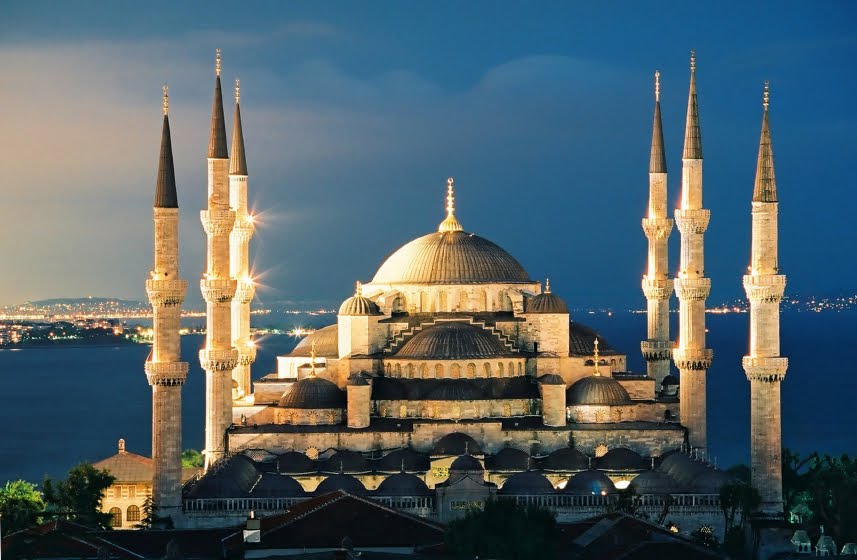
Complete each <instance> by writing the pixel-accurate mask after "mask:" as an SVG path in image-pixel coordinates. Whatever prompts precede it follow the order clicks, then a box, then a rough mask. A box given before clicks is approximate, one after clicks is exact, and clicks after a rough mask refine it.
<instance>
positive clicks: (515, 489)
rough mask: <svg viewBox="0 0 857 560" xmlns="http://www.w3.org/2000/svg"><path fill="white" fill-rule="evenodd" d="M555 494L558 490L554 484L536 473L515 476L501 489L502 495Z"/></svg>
mask: <svg viewBox="0 0 857 560" xmlns="http://www.w3.org/2000/svg"><path fill="white" fill-rule="evenodd" d="M554 493H556V490H555V489H554V487H553V484H551V483H550V481H549V480H548V479H547V478H545V476H544V475H543V474H541V473H538V472H536V471H524V472H519V473H518V474H513V475H512V476H510V477H509V478H508V479H507V480H506V482H504V483H503V487H502V488H500V494H526V495H545V494H554Z"/></svg>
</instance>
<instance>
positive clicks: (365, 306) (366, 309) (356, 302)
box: [339, 295, 381, 316]
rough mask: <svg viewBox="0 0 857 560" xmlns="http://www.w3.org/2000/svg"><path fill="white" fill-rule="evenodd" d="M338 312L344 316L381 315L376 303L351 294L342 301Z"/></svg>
mask: <svg viewBox="0 0 857 560" xmlns="http://www.w3.org/2000/svg"><path fill="white" fill-rule="evenodd" d="M339 314H340V315H346V316H364V315H381V309H380V308H379V307H378V304H377V303H375V302H374V301H372V300H371V299H369V298H367V297H363V296H361V295H355V296H351V297H350V298H348V299H347V300H345V301H343V302H342V305H341V306H340V307H339Z"/></svg>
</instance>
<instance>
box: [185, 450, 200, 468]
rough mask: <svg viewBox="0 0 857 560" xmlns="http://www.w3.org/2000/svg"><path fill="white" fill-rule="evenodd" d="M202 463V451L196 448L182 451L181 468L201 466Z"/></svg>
mask: <svg viewBox="0 0 857 560" xmlns="http://www.w3.org/2000/svg"><path fill="white" fill-rule="evenodd" d="M202 465H203V456H202V453H200V452H199V451H197V450H196V449H185V450H184V451H182V467H183V468H186V469H187V468H194V467H201V466H202Z"/></svg>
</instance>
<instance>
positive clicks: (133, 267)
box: [0, 0, 857, 308]
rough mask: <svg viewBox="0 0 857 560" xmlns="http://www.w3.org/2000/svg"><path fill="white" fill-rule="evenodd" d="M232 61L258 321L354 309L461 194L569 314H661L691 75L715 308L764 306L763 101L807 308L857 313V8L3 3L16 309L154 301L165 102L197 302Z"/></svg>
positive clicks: (789, 251) (6, 164) (3, 148)
mask: <svg viewBox="0 0 857 560" xmlns="http://www.w3.org/2000/svg"><path fill="white" fill-rule="evenodd" d="M217 47H219V48H221V49H222V50H223V79H224V80H225V83H224V87H225V90H226V93H227V94H228V93H229V91H230V90H231V86H230V84H231V82H232V80H233V78H234V77H235V76H240V78H241V100H242V117H243V120H244V136H245V140H246V147H247V160H248V167H249V172H250V178H249V192H250V195H249V196H250V204H251V206H252V207H253V208H255V211H256V212H257V213H258V214H259V216H260V218H259V221H260V222H261V223H260V226H259V229H258V232H257V235H256V237H255V238H254V240H253V241H252V243H251V251H252V252H253V255H254V259H253V260H254V262H255V267H254V268H255V273H256V274H257V275H259V278H260V281H261V282H262V284H263V287H262V288H260V291H259V295H258V299H259V300H260V302H261V303H262V304H263V305H264V304H265V303H266V302H273V301H275V300H277V301H279V300H297V301H308V300H316V301H318V300H321V301H328V302H336V301H339V300H341V299H343V298H344V297H346V296H347V295H349V294H350V292H351V290H352V286H353V282H354V280H357V279H360V280H363V281H368V280H370V279H371V277H372V275H373V274H374V272H375V270H376V269H377V267H378V266H379V265H380V263H381V262H382V260H383V259H384V257H385V256H386V255H387V254H389V253H390V252H392V251H393V250H394V249H396V248H397V247H399V246H401V245H402V244H404V243H405V242H406V241H408V240H410V239H412V238H414V237H417V236H419V235H423V234H425V233H427V232H430V231H434V230H435V229H436V227H437V224H438V223H439V222H440V221H441V220H442V219H443V216H444V212H443V208H444V204H445V200H444V194H445V192H444V190H445V178H446V177H447V176H450V175H451V176H454V177H455V181H456V188H457V200H456V202H457V203H456V206H457V212H456V215H457V216H458V218H459V220H460V221H461V222H462V224H463V225H464V227H465V230H467V231H472V232H474V233H477V234H479V235H482V236H484V237H487V238H488V239H491V240H492V241H494V242H496V243H498V244H499V245H500V246H502V247H504V248H505V249H506V250H508V251H509V252H510V253H511V254H512V255H514V256H515V257H517V258H518V259H519V260H520V261H521V263H522V264H523V265H524V267H525V268H526V269H527V270H528V271H529V273H530V275H531V276H532V277H533V278H536V279H543V278H544V277H545V276H550V277H551V284H552V287H553V289H554V291H555V292H557V293H559V294H560V295H562V296H563V297H565V299H566V300H567V301H568V302H569V304H570V305H572V306H575V307H578V306H590V305H592V306H613V307H616V308H626V307H643V306H644V300H643V296H642V293H641V291H640V276H641V274H642V273H643V270H644V263H645V257H646V240H645V237H644V236H643V233H642V230H641V228H640V219H641V218H642V217H643V215H644V213H645V209H646V204H647V197H648V157H649V145H650V140H651V119H652V108H653V87H652V82H653V78H652V74H653V72H654V71H655V70H660V71H661V73H662V110H663V118H664V129H665V137H666V149H667V153H668V166H669V171H670V180H669V185H670V187H669V188H670V194H669V198H670V204H671V205H672V206H675V205H676V204H677V202H678V196H679V182H680V175H681V149H682V140H683V133H684V120H685V111H686V102H687V86H688V72H689V71H688V55H689V51H690V49H696V50H697V65H698V66H697V67H698V73H697V79H698V87H699V103H700V115H701V123H702V138H703V151H704V155H705V164H704V165H705V167H704V169H705V171H704V197H705V206H706V207H708V208H710V209H711V216H712V217H711V225H710V227H709V229H708V233H707V234H706V257H707V263H706V264H707V266H706V268H707V274H708V276H710V277H712V279H713V289H712V293H711V297H710V299H709V301H710V302H713V303H716V302H719V301H722V300H725V299H729V298H735V297H740V296H741V295H742V288H741V275H742V274H743V273H744V271H745V270H746V266H747V264H748V259H749V250H750V249H749V234H750V232H749V225H750V213H749V209H750V197H751V194H752V188H753V178H754V173H755V164H756V155H757V150H758V140H759V128H760V123H761V115H762V113H761V110H762V106H761V101H762V94H761V92H762V85H763V83H764V80H766V79H767V80H770V81H771V126H772V130H773V142H774V157H775V164H776V173H777V183H778V187H779V198H780V228H781V234H780V247H781V266H782V268H783V272H784V273H786V274H787V275H788V277H789V291H790V292H791V293H793V294H794V293H797V294H833V293H840V292H846V293H847V292H849V291H850V292H851V293H854V292H855V291H857V290H855V288H857V248H855V239H857V234H855V225H854V220H855V215H857V194H855V191H857V179H855V177H857V173H855V160H857V157H855V156H857V126H855V125H857V109H855V104H857V101H855V89H857V73H855V70H854V69H855V67H857V63H855V60H857V4H854V3H853V2H845V1H842V2H833V1H831V2H765V3H745V2H734V3H730V2H712V3H706V2H702V3H700V2H683V3H679V2H661V3H658V2H607V3H602V2H592V3H589V2H587V3H584V2H539V3H529V2H518V3H509V2H496V1H491V2H466V3H464V2H458V1H455V2H419V3H418V2H324V3H320V2H315V1H312V2H288V3H284V2H279V1H277V2H253V3H240V2H223V3H217V2H163V3H159V2H147V3H115V2H25V1H11V0H5V1H3V2H2V3H0V69H2V85H0V108H2V109H0V115H2V118H0V168H2V178H0V189H2V192H3V194H4V197H3V203H2V204H0V223H2V226H3V232H2V235H0V255H2V263H3V265H2V270H3V273H2V275H0V303H3V304H12V303H19V302H22V301H24V300H28V299H30V300H32V299H39V298H47V297H60V296H83V295H94V296H116V297H126V298H132V299H138V300H145V292H144V289H143V287H144V281H145V279H146V278H147V274H148V270H149V269H150V268H151V252H152V240H151V236H152V221H151V206H152V198H153V193H154V182H155V171H156V168H157V157H158V150H159V145H158V143H159V140H160V126H161V113H160V110H161V85H162V84H163V83H164V82H167V83H168V84H169V86H170V103H171V112H170V119H171V125H172V133H173V148H174V152H175V158H176V175H177V182H178V188H179V199H180V200H179V201H180V206H181V212H182V222H181V236H182V244H181V252H182V267H183V268H182V276H183V277H184V278H186V279H188V280H189V281H190V285H191V286H194V285H195V284H196V280H197V279H198V278H199V277H200V274H201V272H202V269H203V259H204V252H205V241H204V234H203V231H202V227H201V225H200V223H199V211H200V210H201V209H202V208H203V207H204V206H205V196H206V194H205V193H206V185H205V169H206V160H205V156H206V149H207V146H208V141H207V135H208V127H209V116H210V111H211V95H212V87H213V80H214V51H215V48H217ZM226 97H227V101H228V102H229V101H230V98H231V96H230V95H227V96H226ZM226 113H227V115H228V127H229V128H228V129H227V132H228V133H229V134H230V136H231V115H232V110H231V103H227V110H226ZM671 243H672V245H671V248H670V251H671V254H670V268H671V269H672V270H676V269H677V268H678V243H679V235H678V232H677V231H676V230H674V231H673V235H672V238H671ZM188 303H189V304H190V305H200V304H201V298H200V296H199V292H198V290H197V289H194V288H190V289H189V290H188Z"/></svg>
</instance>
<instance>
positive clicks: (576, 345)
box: [568, 321, 616, 356]
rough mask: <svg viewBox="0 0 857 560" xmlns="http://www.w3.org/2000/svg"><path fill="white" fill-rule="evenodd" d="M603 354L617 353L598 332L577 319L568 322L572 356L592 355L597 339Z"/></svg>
mask: <svg viewBox="0 0 857 560" xmlns="http://www.w3.org/2000/svg"><path fill="white" fill-rule="evenodd" d="M596 340H597V341H598V350H599V351H600V352H601V354H602V355H605V356H607V355H611V354H616V351H615V350H613V347H612V346H610V343H609V342H607V339H606V338H604V337H603V336H601V335H600V334H598V332H597V331H596V330H595V329H593V328H591V327H587V326H586V325H584V324H582V323H578V322H577V321H569V323H568V348H569V354H571V355H572V356H592V355H593V354H594V353H595V341H596Z"/></svg>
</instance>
